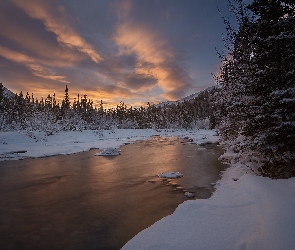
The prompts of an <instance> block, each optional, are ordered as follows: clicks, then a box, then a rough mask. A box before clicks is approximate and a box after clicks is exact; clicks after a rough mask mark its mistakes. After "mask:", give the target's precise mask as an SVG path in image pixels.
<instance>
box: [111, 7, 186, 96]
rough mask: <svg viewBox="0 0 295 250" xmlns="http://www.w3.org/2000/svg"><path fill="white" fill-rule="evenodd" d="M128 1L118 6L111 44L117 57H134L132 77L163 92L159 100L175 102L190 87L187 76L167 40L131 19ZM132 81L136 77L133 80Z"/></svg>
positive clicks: (152, 29) (148, 27)
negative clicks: (151, 81) (151, 82)
mask: <svg viewBox="0 0 295 250" xmlns="http://www.w3.org/2000/svg"><path fill="white" fill-rule="evenodd" d="M132 4H134V3H133V2H132V1H124V2H123V3H118V4H117V5H116V7H117V9H116V10H117V14H118V19H119V22H118V24H117V28H116V32H115V34H114V37H113V39H114V41H115V43H116V44H117V46H118V47H119V54H120V55H136V58H137V63H136V68H135V72H134V73H135V74H137V75H139V76H142V75H146V76H150V77H151V78H152V79H156V81H157V84H158V85H159V86H160V88H161V89H162V90H163V91H164V93H163V95H162V96H163V97H165V98H167V99H171V100H176V99H178V98H180V97H183V95H184V94H185V93H186V91H187V90H188V89H189V88H190V87H191V79H190V77H189V75H188V73H187V72H186V71H185V70H184V69H183V68H182V67H181V66H180V59H179V58H178V56H177V53H176V52H175V51H174V50H173V47H172V46H171V45H170V44H169V42H168V40H167V39H165V37H164V36H163V35H162V34H161V33H160V32H159V31H158V30H157V29H156V28H155V27H150V26H149V25H147V24H146V23H144V22H140V20H138V19H135V18H132V15H131V14H132V11H133V8H132ZM135 78H136V77H135Z"/></svg>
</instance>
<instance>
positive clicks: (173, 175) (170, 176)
mask: <svg viewBox="0 0 295 250" xmlns="http://www.w3.org/2000/svg"><path fill="white" fill-rule="evenodd" d="M159 177H161V178H167V179H177V178H181V177H183V174H182V173H180V172H164V173H162V174H159Z"/></svg>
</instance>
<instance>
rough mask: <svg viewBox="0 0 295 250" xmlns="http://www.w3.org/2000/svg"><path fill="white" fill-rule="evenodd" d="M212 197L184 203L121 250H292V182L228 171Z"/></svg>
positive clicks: (294, 202)
mask: <svg viewBox="0 0 295 250" xmlns="http://www.w3.org/2000/svg"><path fill="white" fill-rule="evenodd" d="M216 187H217V190H216V191H215V193H214V194H213V196H212V197H211V198H209V199H204V200H190V201H185V202H184V203H182V204H181V205H179V206H178V208H177V209H176V210H175V212H174V213H173V214H172V215H170V216H167V217H165V218H163V219H162V220H160V221H158V222H157V223H155V224H154V225H152V226H151V227H149V228H147V229H145V230H144V231H142V232H140V233H139V234H138V235H136V236H135V237H134V238H133V239H131V240H130V241H129V242H128V243H127V244H126V245H125V246H124V247H123V248H122V249H125V250H126V249H159V250H160V249H162V250H164V249H202V250H206V249H219V250H222V249H225V250H228V249H268V250H272V249H273V250H277V249H295V241H294V239H293V238H294V235H295V216H294V209H295V199H294V197H295V178H290V179H287V180H272V179H269V178H264V177H261V176H256V175H252V174H250V173H247V169H245V168H237V167H231V168H228V169H227V170H226V171H225V173H224V174H223V177H222V179H221V180H220V181H218V182H217V184H216Z"/></svg>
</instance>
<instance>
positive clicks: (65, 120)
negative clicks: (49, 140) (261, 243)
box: [0, 83, 215, 134]
mask: <svg viewBox="0 0 295 250" xmlns="http://www.w3.org/2000/svg"><path fill="white" fill-rule="evenodd" d="M214 90H215V88H209V89H207V90H205V91H202V92H200V93H198V95H197V96H196V97H194V98H192V99H188V100H186V99H184V100H182V101H178V102H172V103H168V104H159V105H150V104H149V103H147V105H146V106H145V107H132V106H130V107H127V105H125V104H124V102H120V103H119V104H118V105H117V106H116V107H115V108H111V109H105V108H104V106H103V101H101V102H100V105H99V107H94V105H93V101H92V100H91V99H88V98H87V95H86V94H85V95H83V96H81V97H80V96H79V95H78V96H77V98H74V100H73V101H72V102H71V101H70V94H69V89H68V87H67V86H66V88H65V93H64V98H63V100H62V103H61V104H59V103H58V102H57V101H56V98H55V94H53V95H48V96H47V97H46V98H45V99H43V98H42V99H41V100H40V101H38V99H37V98H35V97H34V95H33V94H32V95H29V93H27V94H26V95H25V96H24V95H23V93H22V92H20V93H19V94H13V93H11V92H9V91H8V90H7V89H6V88H5V87H4V86H3V84H2V83H0V131H18V130H26V131H35V130H40V131H45V132H46V133H48V134H52V133H54V132H58V131H69V130H86V129H90V130H102V129H114V128H118V129H127V128H132V129H146V128H154V129H162V128H173V129H180V128H185V129H193V128H212V127H214V118H213V112H212V105H211V96H212V94H211V93H212V92H214ZM7 93H9V94H7Z"/></svg>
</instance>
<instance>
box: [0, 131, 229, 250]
mask: <svg viewBox="0 0 295 250" xmlns="http://www.w3.org/2000/svg"><path fill="white" fill-rule="evenodd" d="M205 148H206V149H205ZM121 150H122V151H121V155H119V156H114V157H112V156H111V157H102V156H94V154H95V153H97V152H98V150H91V151H88V152H83V153H78V154H73V155H67V156H53V157H47V158H39V159H26V160H22V161H7V162H0V164H1V167H0V246H1V249H120V248H121V247H122V246H123V245H124V244H125V243H126V242H127V241H128V240H129V239H131V238H132V237H133V236H134V235H136V234H137V233H138V232H140V231H141V230H143V229H145V228H146V227H148V226H150V225H152V224H153V223H154V222H156V221H158V220H160V219H161V218H163V217H164V216H167V215H169V214H171V213H173V211H174V210H175V208H176V207H177V206H178V205H179V204H180V203H182V202H183V201H185V200H187V198H186V197H185V196H184V193H183V192H184V191H185V190H187V191H191V192H195V194H196V197H197V198H208V197H209V196H210V195H211V192H212V191H213V190H212V187H211V185H210V183H212V182H215V181H216V180H217V179H218V178H219V174H220V172H221V171H222V170H224V169H225V166H224V165H223V164H221V163H220V162H219V161H218V160H217V158H218V157H219V155H220V154H221V152H222V150H221V149H220V148H219V147H217V146H216V145H207V146H204V147H200V146H196V145H193V144H189V143H187V142H186V141H184V140H180V139H177V138H169V139H164V138H161V137H153V138H152V139H151V140H148V141H141V142H136V143H134V144H130V145H125V146H123V147H122V148H121ZM166 171H179V172H181V173H183V174H184V177H183V178H180V179H177V180H173V181H171V182H168V181H167V180H163V179H160V178H158V177H157V175H158V174H160V173H162V172H166ZM175 226H177V225H175Z"/></svg>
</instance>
